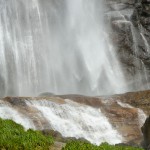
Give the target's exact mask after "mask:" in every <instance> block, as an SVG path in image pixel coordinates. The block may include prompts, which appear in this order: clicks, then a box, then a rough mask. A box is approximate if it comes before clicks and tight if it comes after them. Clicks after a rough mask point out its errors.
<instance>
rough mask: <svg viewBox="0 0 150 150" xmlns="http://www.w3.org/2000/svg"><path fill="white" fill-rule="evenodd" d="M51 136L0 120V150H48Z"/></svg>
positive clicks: (51, 142) (12, 122) (51, 140)
mask: <svg viewBox="0 0 150 150" xmlns="http://www.w3.org/2000/svg"><path fill="white" fill-rule="evenodd" d="M52 144H53V138H52V137H51V136H44V135H43V134H42V133H41V132H40V131H34V130H31V129H29V130H27V131H25V130H24V128H23V127H22V126H21V125H19V124H17V123H15V122H14V121H12V120H3V119H1V118H0V149H2V150H49V148H50V145H52Z"/></svg>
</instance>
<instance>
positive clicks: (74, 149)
mask: <svg viewBox="0 0 150 150" xmlns="http://www.w3.org/2000/svg"><path fill="white" fill-rule="evenodd" d="M62 150H143V149H141V148H135V147H129V146H113V145H109V144H108V143H102V144H101V145H100V146H96V145H93V144H90V143H87V142H81V141H70V142H68V143H67V144H66V146H65V147H64V148H63V149H62Z"/></svg>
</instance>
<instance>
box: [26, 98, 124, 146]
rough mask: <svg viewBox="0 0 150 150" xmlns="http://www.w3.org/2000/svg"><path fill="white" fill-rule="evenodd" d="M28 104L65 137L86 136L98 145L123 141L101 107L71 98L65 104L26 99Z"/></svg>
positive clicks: (85, 137)
mask: <svg viewBox="0 0 150 150" xmlns="http://www.w3.org/2000/svg"><path fill="white" fill-rule="evenodd" d="M26 104H27V105H28V106H33V107H35V108H37V109H38V110H39V111H40V113H41V114H42V115H43V116H44V117H45V118H46V119H47V120H48V121H49V124H50V125H51V127H52V129H53V130H56V131H58V132H60V133H61V134H62V135H63V136H64V137H76V138H84V139H86V140H88V141H90V142H91V143H93V144H97V145H99V144H100V143H102V142H108V143H110V144H115V143H120V142H121V141H122V137H121V135H119V134H118V132H117V131H116V130H114V129H113V128H112V126H111V124H110V123H109V122H108V120H107V118H106V117H105V116H104V115H103V114H102V112H101V110H100V109H94V108H92V107H88V106H85V105H81V104H77V103H75V102H69V100H67V104H63V105H60V104H56V103H53V102H50V101H47V100H39V101H34V100H33V101H26ZM39 115H40V114H39Z"/></svg>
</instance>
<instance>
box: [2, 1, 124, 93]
mask: <svg viewBox="0 0 150 150" xmlns="http://www.w3.org/2000/svg"><path fill="white" fill-rule="evenodd" d="M0 7H1V9H0V70H1V72H0V82H1V83H2V84H0V91H1V92H0V96H6V95H10V96H11V95H15V96H16V95H17V96H20V95H21V96H26V95H28V96H29V95H30V96H32V95H38V94H39V93H42V92H48V91H50V92H52V93H56V94H66V93H77V94H86V95H101V94H110V93H111V94H112V93H121V92H124V91H125V90H126V85H125V81H124V76H123V74H122V71H121V68H120V65H119V62H118V59H117V57H116V53H115V50H114V47H113V46H112V44H111V42H110V41H109V38H108V34H107V26H106V25H104V24H103V22H104V21H103V20H104V19H103V17H104V16H103V15H104V9H103V7H104V4H103V1H102V0H92V1H91V0H63V1H62V0H57V1H54V0H26V1H24V0H0Z"/></svg>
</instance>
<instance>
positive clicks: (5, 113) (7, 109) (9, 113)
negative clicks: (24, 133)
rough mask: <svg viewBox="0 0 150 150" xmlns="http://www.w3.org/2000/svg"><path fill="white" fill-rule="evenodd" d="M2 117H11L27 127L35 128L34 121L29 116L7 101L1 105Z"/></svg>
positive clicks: (0, 115)
mask: <svg viewBox="0 0 150 150" xmlns="http://www.w3.org/2000/svg"><path fill="white" fill-rule="evenodd" d="M0 117H1V118H3V119H11V120H13V121H15V122H16V123H19V124H21V125H23V127H24V128H25V129H29V128H32V129H35V126H34V124H33V122H32V121H31V120H30V119H29V118H26V117H25V116H24V115H22V114H20V113H19V112H18V111H17V110H15V109H13V108H12V107H11V106H9V105H6V103H4V104H1V105H0Z"/></svg>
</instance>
